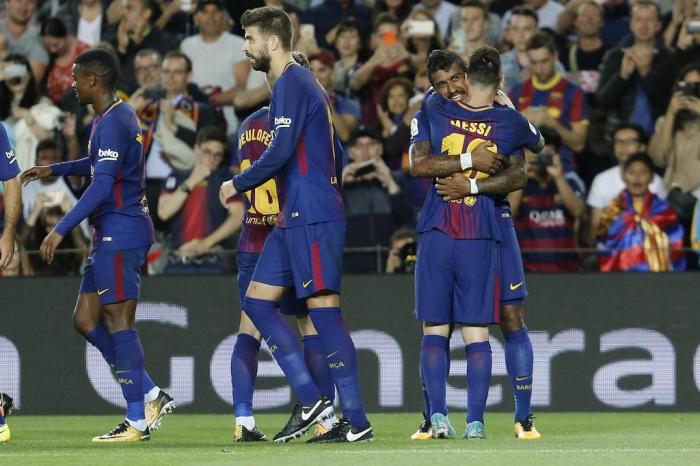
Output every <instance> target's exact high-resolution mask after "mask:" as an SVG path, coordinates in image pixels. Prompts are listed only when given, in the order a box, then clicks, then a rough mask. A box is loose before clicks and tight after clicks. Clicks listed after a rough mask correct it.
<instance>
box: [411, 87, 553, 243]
mask: <svg viewBox="0 0 700 466" xmlns="http://www.w3.org/2000/svg"><path fill="white" fill-rule="evenodd" d="M419 141H429V142H430V145H431V148H432V153H433V154H443V155H459V154H462V153H464V152H466V151H467V150H469V151H473V150H475V149H476V147H477V146H478V145H479V144H481V143H483V142H485V141H489V142H493V143H494V144H495V145H496V149H497V151H498V152H499V153H500V154H504V155H506V156H509V157H510V156H523V155H524V154H523V151H522V147H523V146H526V147H534V146H536V145H537V144H538V143H539V141H540V132H539V130H538V129H537V128H536V127H535V126H534V125H532V124H531V123H530V122H529V121H528V120H527V118H525V117H524V116H522V115H521V114H520V113H518V112H517V111H515V110H513V109H510V108H507V107H501V106H498V107H484V108H479V109H475V108H470V107H467V106H465V105H462V104H459V103H456V102H453V101H450V100H448V99H445V98H443V97H441V96H440V95H439V94H438V93H436V92H433V93H429V94H427V95H426V97H425V98H424V100H423V105H422V106H421V109H420V110H418V112H416V114H415V116H414V118H413V120H412V121H411V144H415V143H416V142H419ZM463 175H464V176H465V177H468V178H476V179H480V178H486V177H488V174H486V173H482V172H479V171H477V170H475V169H469V170H466V171H465V172H464V173H463ZM503 201H504V196H498V197H491V196H486V195H476V196H467V197H464V198H463V199H458V200H456V201H449V202H445V201H443V200H442V198H441V197H440V196H439V195H438V193H437V190H436V189H435V186H432V187H431V188H430V189H429V190H428V193H427V195H426V198H425V202H424V204H423V208H422V210H421V214H420V218H419V219H418V226H417V228H416V231H418V232H421V233H422V232H426V231H430V230H433V229H436V230H440V231H442V232H443V233H445V234H447V235H449V236H451V237H452V238H455V239H494V240H497V241H500V240H501V230H500V226H499V223H498V219H497V217H496V203H499V204H500V203H501V202H503Z"/></svg>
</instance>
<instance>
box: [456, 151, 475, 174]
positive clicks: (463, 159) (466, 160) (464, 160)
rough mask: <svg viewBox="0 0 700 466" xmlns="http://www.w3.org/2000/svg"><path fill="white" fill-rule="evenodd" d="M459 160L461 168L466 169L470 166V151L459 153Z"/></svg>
mask: <svg viewBox="0 0 700 466" xmlns="http://www.w3.org/2000/svg"><path fill="white" fill-rule="evenodd" d="M459 162H460V163H461V164H462V170H468V169H470V168H472V153H471V152H469V151H466V152H465V153H464V154H462V155H460V156H459Z"/></svg>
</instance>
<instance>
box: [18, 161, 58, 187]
mask: <svg viewBox="0 0 700 466" xmlns="http://www.w3.org/2000/svg"><path fill="white" fill-rule="evenodd" d="M49 176H51V167H49V166H47V165H44V166H36V167H32V168H30V169H29V170H24V171H23V172H22V174H21V175H20V176H19V181H20V182H21V183H22V186H27V185H28V184H29V183H31V182H32V181H34V180H38V179H39V178H47V177H49Z"/></svg>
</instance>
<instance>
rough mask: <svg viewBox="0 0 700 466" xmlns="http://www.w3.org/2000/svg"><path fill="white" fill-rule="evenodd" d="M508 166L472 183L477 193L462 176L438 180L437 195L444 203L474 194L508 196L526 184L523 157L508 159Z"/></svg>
mask: <svg viewBox="0 0 700 466" xmlns="http://www.w3.org/2000/svg"><path fill="white" fill-rule="evenodd" d="M507 164H508V166H507V167H506V168H505V169H504V170H503V171H502V172H500V173H497V174H496V175H494V176H490V177H488V178H483V179H480V180H475V181H473V182H474V183H475V184H476V187H477V188H478V191H477V192H475V190H474V189H473V188H472V183H473V182H472V181H470V180H469V179H468V178H465V177H463V176H451V177H444V178H438V180H437V181H436V182H435V188H436V189H437V193H438V194H439V195H440V196H441V197H442V199H443V200H445V201H453V200H457V199H462V198H463V197H465V196H472V195H474V194H477V193H478V194H508V193H509V192H512V191H517V190H519V189H523V188H524V187H525V185H526V184H527V171H526V169H525V157H509V158H508V160H507Z"/></svg>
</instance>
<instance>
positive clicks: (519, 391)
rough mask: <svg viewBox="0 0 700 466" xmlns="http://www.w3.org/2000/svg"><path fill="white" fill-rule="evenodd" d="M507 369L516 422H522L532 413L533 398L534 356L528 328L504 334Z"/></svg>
mask: <svg viewBox="0 0 700 466" xmlns="http://www.w3.org/2000/svg"><path fill="white" fill-rule="evenodd" d="M503 338H504V339H505V353H506V369H507V370H508V376H510V383H511V384H512V385H513V396H514V397H515V420H516V421H522V420H524V419H525V418H526V417H527V416H529V415H530V414H532V413H531V412H530V399H531V398H532V367H533V354H532V343H531V342H530V335H529V334H528V332H527V327H523V328H521V329H520V330H518V331H517V332H504V333H503Z"/></svg>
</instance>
